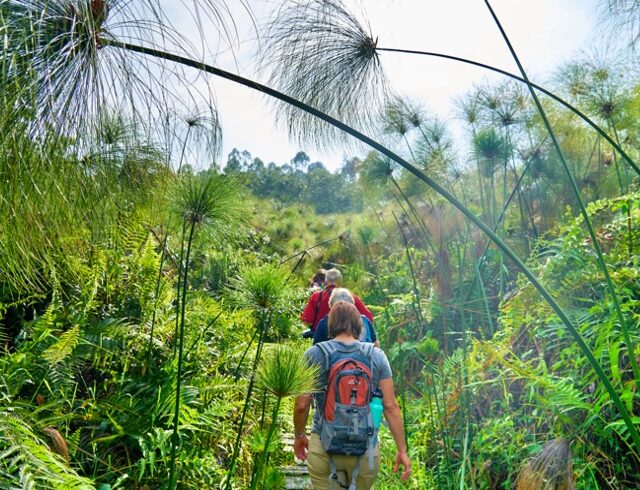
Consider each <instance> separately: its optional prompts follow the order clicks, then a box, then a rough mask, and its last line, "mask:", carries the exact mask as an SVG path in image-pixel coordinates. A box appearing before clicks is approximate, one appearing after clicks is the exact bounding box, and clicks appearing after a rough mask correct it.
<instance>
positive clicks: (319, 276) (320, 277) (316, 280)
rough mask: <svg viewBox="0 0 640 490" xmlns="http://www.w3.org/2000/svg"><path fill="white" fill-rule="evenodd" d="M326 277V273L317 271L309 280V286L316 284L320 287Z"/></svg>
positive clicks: (320, 270) (321, 270)
mask: <svg viewBox="0 0 640 490" xmlns="http://www.w3.org/2000/svg"><path fill="white" fill-rule="evenodd" d="M326 275H327V271H326V270H324V269H318V270H317V271H316V273H315V274H314V275H313V277H312V278H311V285H312V286H313V285H314V284H317V285H318V286H322V285H323V284H324V281H325V276H326Z"/></svg>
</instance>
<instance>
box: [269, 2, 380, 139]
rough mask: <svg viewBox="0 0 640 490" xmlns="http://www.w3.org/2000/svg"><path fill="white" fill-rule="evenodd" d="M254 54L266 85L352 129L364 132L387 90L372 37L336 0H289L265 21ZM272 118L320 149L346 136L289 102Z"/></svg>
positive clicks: (295, 135)
mask: <svg viewBox="0 0 640 490" xmlns="http://www.w3.org/2000/svg"><path fill="white" fill-rule="evenodd" d="M262 41H263V44H262V47H261V53H260V59H261V65H260V67H261V70H262V71H263V72H265V73H266V75H267V76H268V84H269V85H271V86H273V87H274V88H277V89H278V90H280V91H281V92H283V93H285V94H287V95H289V96H291V97H293V98H295V99H298V100H300V101H303V102H305V103H306V104H309V105H311V106H312V107H314V108H316V109H318V110H320V111H322V112H325V113H327V114H329V115H330V116H333V117H335V118H337V119H339V120H341V121H343V122H344V123H346V124H348V125H350V126H352V127H354V128H356V129H364V130H365V131H369V130H370V128H371V127H373V126H374V125H375V123H376V122H377V117H378V115H379V114H380V113H381V112H382V110H383V108H384V106H385V105H386V100H387V98H388V95H389V91H388V88H387V79H386V76H385V74H384V72H383V69H382V66H381V63H380V60H379V57H378V53H377V52H376V42H377V40H376V39H374V38H373V36H372V34H371V33H370V31H369V29H367V28H365V27H364V26H363V25H361V24H360V22H359V21H358V19H357V18H356V17H355V16H354V15H353V14H352V13H351V12H349V11H348V10H347V9H346V8H345V7H344V6H343V4H342V2H340V1H339V0H291V1H288V2H286V3H285V4H284V5H283V6H282V7H281V8H280V9H279V10H278V12H277V14H276V16H275V17H274V19H273V20H271V22H270V23H269V24H268V25H267V26H266V29H265V32H264V33H263V37H262ZM277 109H278V113H277V120H278V122H279V123H280V124H282V125H284V126H285V127H286V128H287V130H288V131H289V134H290V136H291V137H292V138H294V139H295V140H297V141H298V142H299V143H301V144H302V143H311V144H314V145H316V146H318V147H321V148H327V147H334V146H335V144H336V142H337V141H340V142H343V143H344V144H352V142H351V141H350V139H348V138H347V136H346V135H345V134H344V133H342V132H340V131H336V130H335V129H333V128H331V127H329V126H328V125H326V124H325V123H323V122H321V121H320V120H319V119H318V118H316V117H314V116H312V115H310V114H308V113H306V112H304V111H301V110H300V109H298V108H295V107H293V106H290V105H287V104H282V103H278V105H277Z"/></svg>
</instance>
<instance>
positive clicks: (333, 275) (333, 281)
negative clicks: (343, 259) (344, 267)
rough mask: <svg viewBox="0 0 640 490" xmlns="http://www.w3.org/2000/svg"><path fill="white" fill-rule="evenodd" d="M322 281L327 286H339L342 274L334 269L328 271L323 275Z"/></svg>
mask: <svg viewBox="0 0 640 490" xmlns="http://www.w3.org/2000/svg"><path fill="white" fill-rule="evenodd" d="M324 281H325V283H327V284H328V285H333V286H338V285H340V281H342V274H341V273H340V271H339V270H338V269H336V268H333V269H329V270H328V271H327V274H326V275H325V279H324Z"/></svg>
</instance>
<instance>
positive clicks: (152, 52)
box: [103, 39, 640, 483]
mask: <svg viewBox="0 0 640 490" xmlns="http://www.w3.org/2000/svg"><path fill="white" fill-rule="evenodd" d="M103 44H104V46H105V47H107V46H111V47H114V48H120V49H126V50H128V51H131V52H135V53H140V54H145V55H148V56H154V57H156V58H161V59H165V60H167V61H173V62H175V63H179V64H182V65H185V66H190V67H192V68H196V69H198V70H202V71H204V72H207V73H210V74H212V75H215V76H218V77H220V78H224V79H226V80H230V81H232V82H235V83H238V84H240V85H243V86H245V87H249V88H251V89H254V90H257V91H259V92H262V93H264V94H266V95H269V96H271V97H274V98H276V99H278V100H281V101H283V102H285V103H287V104H290V105H293V106H294V107H297V108H299V109H301V110H303V111H305V112H307V113H309V114H311V115H313V116H315V117H317V118H319V119H321V120H323V121H325V122H327V123H329V124H331V125H332V126H334V127H336V128H338V129H340V130H342V131H344V132H346V133H347V134H349V135H351V136H353V137H354V138H356V139H358V140H360V141H361V142H363V143H365V144H367V145H369V146H371V147H372V148H373V149H375V150H377V151H379V152H380V153H381V154H383V155H385V156H387V157H389V158H391V159H392V160H393V161H394V162H396V163H398V164H399V165H401V166H402V167H404V168H405V169H406V170H407V171H409V172H410V173H412V174H413V175H414V176H416V177H417V178H418V179H420V180H422V181H423V182H424V183H425V184H427V185H428V186H430V187H431V188H432V189H433V190H434V191H436V192H437V193H438V194H440V195H441V196H442V197H444V198H445V199H446V200H447V201H449V202H450V203H451V204H452V205H453V206H454V207H456V208H457V209H458V210H459V211H460V212H461V213H462V214H463V215H464V216H465V217H467V218H468V219H469V220H470V221H472V222H473V223H474V224H475V225H476V226H477V227H478V228H480V229H481V230H482V231H483V232H484V233H485V234H486V235H487V236H488V237H489V238H490V239H491V240H492V241H493V242H494V243H495V244H496V246H497V247H498V248H500V249H501V250H502V251H503V252H504V253H505V255H506V256H507V257H508V258H509V259H510V260H511V261H513V263H514V265H515V266H516V267H517V268H518V269H519V270H520V272H521V273H522V274H523V275H524V276H525V277H526V278H527V279H528V280H529V281H530V282H531V284H532V285H533V286H534V287H535V288H536V289H537V290H538V292H539V293H540V295H541V296H542V297H543V298H544V300H545V301H546V302H547V303H548V304H549V306H551V308H552V309H553V311H554V312H555V313H556V315H558V318H559V319H560V320H561V321H562V323H563V324H564V325H565V327H566V329H567V330H568V331H569V333H570V334H571V336H572V337H573V339H574V340H575V342H576V344H577V345H578V347H579V349H580V350H581V351H582V353H583V354H584V355H585V357H586V358H587V360H588V361H589V364H590V365H591V366H592V367H593V370H594V371H595V373H596V375H597V376H598V378H599V379H600V381H601V382H602V384H603V386H604V388H605V390H606V391H607V393H608V394H609V396H610V397H611V401H612V402H613V403H614V405H615V406H616V408H617V409H618V412H619V414H620V416H621V417H622V419H623V421H624V424H625V426H626V428H627V430H628V431H629V434H630V436H631V439H632V440H633V444H634V446H635V448H636V450H640V434H639V433H638V430H637V429H636V426H635V425H634V423H633V421H632V420H631V416H630V414H629V411H628V410H627V408H626V406H625V404H624V403H623V401H622V400H621V399H620V396H619V395H618V393H617V392H616V390H615V388H614V387H613V385H612V384H611V381H610V380H609V378H608V377H607V375H606V373H605V372H604V370H603V368H602V366H601V365H600V363H599V362H598V360H597V359H596V358H595V357H594V355H593V352H591V349H590V348H589V346H588V345H587V344H586V342H585V341H584V339H583V338H582V336H581V335H580V333H579V332H578V329H577V328H576V325H575V324H574V323H573V321H572V320H571V319H570V318H569V317H568V315H567V314H566V313H565V312H564V310H563V309H562V308H561V307H560V305H559V304H558V302H557V301H556V300H555V298H554V297H553V296H552V295H551V293H550V292H549V291H548V290H547V288H545V287H544V285H543V284H542V283H541V282H540V281H539V280H538V278H537V277H536V276H535V274H534V273H533V272H532V271H531V270H530V269H529V268H528V267H527V266H526V265H525V264H524V262H523V261H522V259H520V257H518V256H517V255H516V254H515V252H514V251H513V250H512V249H511V248H510V247H509V246H508V245H507V244H506V243H505V242H504V241H502V239H500V237H498V236H497V235H496V234H495V233H494V232H493V230H491V228H490V227H489V226H487V224H485V223H484V222H483V221H482V220H481V219H480V218H479V217H478V216H476V215H475V214H474V213H473V212H471V210H469V209H468V208H467V207H466V206H464V205H463V204H462V202H460V201H459V200H458V198H456V197H455V196H454V195H453V194H451V193H450V192H449V191H447V190H446V189H445V188H444V187H442V186H441V185H440V184H438V183H437V182H436V181H435V180H433V179H432V178H431V177H429V176H428V175H427V174H425V173H424V172H423V171H421V170H420V169H418V168H417V167H415V166H414V165H411V164H410V163H409V162H408V161H406V160H405V159H403V158H402V157H400V156H399V155H397V154H396V153H394V152H393V151H391V150H390V149H388V148H386V147H385V146H383V145H381V144H380V143H378V142H377V141H375V140H373V139H372V138H370V137H368V136H366V135H365V134H363V133H361V132H360V131H358V130H356V129H354V128H352V127H350V126H348V125H346V124H345V123H343V122H341V121H339V120H337V119H335V118H333V117H331V116H329V115H328V114H325V113H324V112H322V111H319V110H318V109H315V108H314V107H311V106H310V105H308V104H305V103H304V102H301V101H299V100H297V99H294V98H293V97H290V96H288V95H286V94H283V93H282V92H279V91H277V90H275V89H273V88H271V87H267V86H266V85H263V84H260V83H258V82H255V81H253V80H250V79H247V78H245V77H241V76H240V75H236V74H234V73H230V72H227V71H225V70H222V69H220V68H216V67H214V66H211V65H207V64H205V63H202V62H199V61H195V60H192V59H189V58H185V57H184V56H179V55H175V54H172V53H167V52H164V51H160V50H157V49H152V48H147V47H143V46H138V45H134V44H130V43H125V42H121V41H115V40H106V39H105V40H104V41H103ZM607 137H608V135H607ZM227 483H229V482H227Z"/></svg>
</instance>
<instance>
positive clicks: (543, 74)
mask: <svg viewBox="0 0 640 490" xmlns="http://www.w3.org/2000/svg"><path fill="white" fill-rule="evenodd" d="M345 3H346V4H347V5H350V6H352V7H353V10H354V11H356V12H361V13H362V16H363V17H364V18H367V20H368V22H369V24H370V26H371V30H372V32H373V35H374V36H378V37H379V40H378V45H379V46H385V47H401V48H408V49H420V50H428V51H439V52H444V53H448V54H454V55H457V56H462V57H466V58H472V59H475V60H478V61H482V62H484V63H488V64H491V65H495V66H498V67H500V68H503V69H506V70H510V71H513V72H515V71H517V68H516V66H515V64H514V62H513V60H512V59H511V57H510V54H509V52H508V50H507V48H506V46H505V45H504V42H503V40H502V38H501V36H500V33H499V32H498V30H497V28H496V27H495V25H494V24H493V22H492V20H491V17H490V14H489V12H488V10H487V8H486V7H485V5H484V2H483V1H482V0H448V1H446V2H442V1H434V0H352V1H349V0H347V1H346V2H345ZM278 4H279V2H276V1H259V2H251V5H252V7H253V8H254V12H255V15H256V18H257V20H258V22H260V21H261V20H263V19H265V18H266V17H267V16H268V13H269V11H270V10H271V9H273V8H274V6H276V5H278ZM492 5H493V7H494V9H495V11H496V13H497V15H498V16H499V17H500V19H501V21H502V23H503V25H504V27H505V29H506V31H507V33H508V34H509V36H510V37H511V40H512V43H513V45H514V47H515V49H516V50H517V52H518V54H519V56H520V58H521V60H522V62H523V64H524V65H525V68H526V69H527V70H528V72H529V74H530V76H531V77H532V78H533V79H534V80H536V81H538V82H545V81H548V80H549V79H550V78H551V77H552V75H553V72H554V70H556V69H557V67H558V66H560V65H562V64H563V63H566V62H567V61H569V60H571V59H572V58H574V57H576V56H580V54H581V51H588V50H590V49H593V48H597V47H598V46H601V45H602V44H603V40H604V35H603V34H602V29H601V27H600V26H599V25H598V16H597V12H598V9H597V5H598V2H597V0H535V1H532V0H493V2H492ZM235 18H236V19H237V22H238V29H239V33H240V37H241V39H242V40H243V43H242V44H241V45H240V46H239V47H238V48H237V49H236V50H235V52H234V55H233V56H231V55H230V53H229V52H226V53H223V54H221V55H218V56H216V61H215V62H216V64H218V65H219V66H222V67H224V68H227V69H230V70H232V71H237V72H239V73H241V74H242V75H245V76H255V73H254V72H253V57H252V55H251V53H252V52H253V44H252V43H251V42H249V40H250V39H251V38H252V37H254V34H252V30H251V29H252V28H251V23H250V21H249V18H248V16H247V15H244V14H242V13H241V12H240V11H237V12H236V16H235ZM382 61H383V66H384V68H385V71H386V72H387V75H388V77H389V80H390V82H391V85H392V87H393V88H394V89H395V90H396V91H397V92H399V93H400V94H401V95H406V96H409V97H411V98H413V99H416V100H419V101H421V102H422V103H423V104H424V106H425V108H426V109H427V110H428V111H429V112H430V113H432V114H437V115H438V116H439V117H441V118H442V119H445V120H451V126H452V127H453V128H454V133H456V134H458V135H459V131H458V132H456V129H455V126H456V123H455V121H453V120H452V118H453V115H454V105H453V101H454V99H455V98H456V97H458V96H460V95H462V94H464V93H465V92H467V91H468V90H469V89H470V88H471V87H472V86H473V84H475V83H479V82H482V81H491V80H498V79H499V78H498V77H496V76H491V75H490V74H487V73H486V72H483V71H481V70H480V69H477V68H472V67H468V66H464V65H459V64H455V63H452V62H449V61H442V60H435V59H429V58H424V57H411V56H406V55H393V54H384V55H383V58H382ZM199 83H208V84H209V85H210V87H211V88H213V90H214V92H215V94H216V100H217V104H218V109H219V112H220V116H221V120H222V124H223V130H224V148H223V154H222V157H221V163H223V164H224V162H226V155H227V154H228V153H229V152H230V151H231V149H232V148H234V147H236V148H238V149H240V150H245V149H246V150H248V151H250V152H251V153H252V154H253V155H254V156H259V157H260V158H262V159H263V160H264V161H266V162H270V161H274V162H276V163H284V162H287V161H288V160H290V159H291V158H292V157H293V155H294V154H295V153H296V152H297V151H298V150H299V149H302V150H304V151H306V152H307V153H308V154H309V155H310V156H311V158H312V160H320V161H323V162H324V163H325V164H326V165H327V166H328V167H330V168H336V167H338V166H339V165H340V164H341V162H342V160H343V158H344V157H345V156H350V155H351V154H352V152H351V151H349V150H347V151H346V152H345V150H344V149H343V148H335V151H333V152H328V153H327V152H319V151H317V150H316V149H314V148H311V147H309V148H299V147H298V145H296V144H292V143H290V142H289V140H288V137H287V134H286V132H285V131H283V130H282V129H278V128H276V127H275V126H274V119H275V118H274V115H273V113H272V107H271V106H269V105H268V104H267V103H266V101H265V99H264V98H263V97H262V96H260V95H259V94H256V93H252V92H251V91H250V90H248V89H245V88H242V87H238V86H235V85H234V84H232V83H230V82H226V81H224V80H218V79H208V80H207V81H206V82H205V81H200V82H199Z"/></svg>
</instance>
